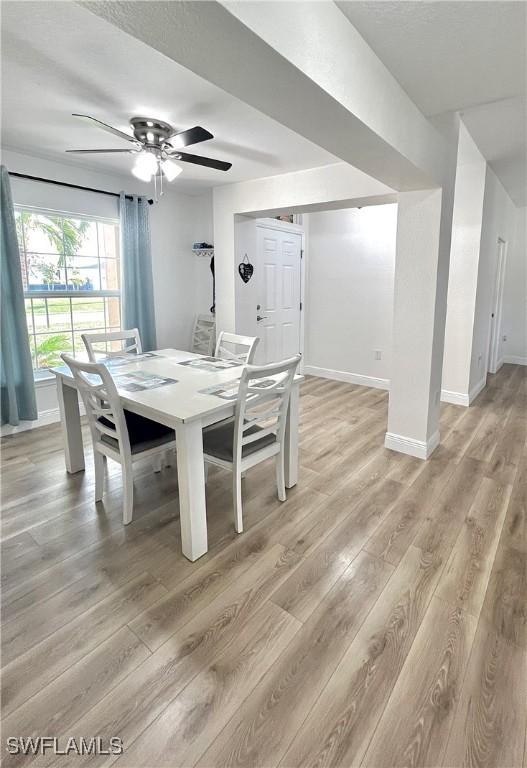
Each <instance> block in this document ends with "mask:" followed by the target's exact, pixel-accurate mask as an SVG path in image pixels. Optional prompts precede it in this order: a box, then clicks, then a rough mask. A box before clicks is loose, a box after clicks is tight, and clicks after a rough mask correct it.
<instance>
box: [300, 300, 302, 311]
mask: <svg viewBox="0 0 527 768" xmlns="http://www.w3.org/2000/svg"><path fill="white" fill-rule="evenodd" d="M300 311H301V312H302V302H300Z"/></svg>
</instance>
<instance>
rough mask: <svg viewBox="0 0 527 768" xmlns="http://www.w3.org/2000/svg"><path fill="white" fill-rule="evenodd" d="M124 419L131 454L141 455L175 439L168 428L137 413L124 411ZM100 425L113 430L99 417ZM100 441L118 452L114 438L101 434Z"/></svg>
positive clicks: (172, 431) (171, 430)
mask: <svg viewBox="0 0 527 768" xmlns="http://www.w3.org/2000/svg"><path fill="white" fill-rule="evenodd" d="M124 417H125V419H126V426H127V428H128V436H129V438H130V448H131V450H132V453H133V454H136V453H142V452H143V451H148V450H150V449H151V448H157V446H158V445H163V444H164V443H170V442H171V441H172V440H175V439H176V433H175V432H174V430H173V429H170V427H167V426H165V425H164V424H159V423H158V422H157V421H152V419H146V418H145V417H144V416H139V415H138V414H137V413H132V412H131V411H127V410H125V411H124ZM99 421H100V422H101V424H104V426H105V427H110V429H113V424H112V423H111V422H110V421H108V419H105V418H104V416H101V418H100V419H99ZM101 441H102V442H103V443H106V445H109V446H110V447H111V448H115V449H116V450H119V443H118V441H117V440H116V438H115V437H110V435H105V434H103V435H102V437H101Z"/></svg>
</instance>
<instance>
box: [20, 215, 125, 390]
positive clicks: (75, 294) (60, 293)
mask: <svg viewBox="0 0 527 768" xmlns="http://www.w3.org/2000/svg"><path fill="white" fill-rule="evenodd" d="M14 210H15V217H16V213H17V212H22V211H27V212H29V213H32V214H35V215H43V216H55V217H56V216H60V217H61V218H63V219H76V220H83V221H90V222H96V223H101V224H110V225H112V226H116V227H117V228H118V232H119V241H120V221H119V219H118V218H114V217H107V216H96V215H91V214H85V213H77V212H73V211H63V210H58V209H53V208H45V207H41V206H36V205H23V204H21V203H19V204H16V205H14ZM22 236H23V239H24V242H23V247H22V248H20V245H19V250H20V257H21V261H22V259H23V260H24V262H25V269H26V274H27V275H29V270H28V263H27V248H26V242H25V232H23V235H22ZM120 250H121V249H120V247H119V254H118V256H117V259H116V260H117V261H118V263H119V272H120V274H119V284H120V286H121V287H120V288H119V289H117V290H115V289H99V290H89V291H86V290H84V291H83V290H76V289H75V290H57V291H51V290H48V291H29V290H24V304H25V306H26V312H25V314H26V322H27V318H28V315H29V314H31V319H32V323H31V324H32V330H30V328H29V325H28V328H27V332H28V336H29V338H30V339H32V343H33V344H34V345H35V350H36V348H37V344H36V340H37V337H38V336H45V335H46V333H45V332H44V333H36V330H35V329H36V324H35V315H34V308H33V302H31V307H30V310H29V311H28V309H27V304H26V301H28V300H30V299H48V300H49V299H67V300H69V315H70V326H69V329H67V330H66V329H65V330H64V331H57V335H60V334H61V333H63V334H64V335H66V334H67V335H69V336H71V338H72V341H73V343H74V344H75V342H74V336H75V333H82V332H89V330H90V329H89V328H83V327H81V328H77V327H76V324H75V323H74V319H73V303H72V301H71V299H83V298H90V299H103V300H104V299H106V298H110V299H112V298H116V299H119V328H115V327H114V326H112V327H111V329H110V327H109V326H107V323H106V320H107V318H106V308H105V309H104V327H103V326H101V327H100V328H97V329H93V330H94V331H105V332H106V331H109V330H121V328H122V280H121V277H122V274H121V272H122V262H121V252H120ZM50 255H56V254H50ZM86 258H89V257H86ZM94 258H96V259H97V264H98V268H99V279H100V275H101V259H104V258H108V257H104V256H103V257H101V255H100V247H99V239H98V238H97V254H95V255H94ZM64 272H65V280H66V282H65V285H68V268H67V266H65V267H64ZM32 358H33V354H32ZM33 376H34V378H35V381H42V380H43V379H45V378H48V377H49V376H53V374H51V373H50V369H49V368H40V367H37V368H33Z"/></svg>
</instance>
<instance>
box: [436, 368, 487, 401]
mask: <svg viewBox="0 0 527 768" xmlns="http://www.w3.org/2000/svg"><path fill="white" fill-rule="evenodd" d="M486 384H487V377H486V376H485V377H484V378H483V379H481V381H478V383H477V384H476V385H475V386H474V387H472V389H471V390H470V392H452V391H451V390H449V389H442V390H441V401H442V402H443V403H452V404H453V405H464V406H465V407H468V406H469V405H470V404H471V403H473V402H474V400H475V399H476V397H477V396H478V395H479V393H480V392H481V390H483V389H485V386H486Z"/></svg>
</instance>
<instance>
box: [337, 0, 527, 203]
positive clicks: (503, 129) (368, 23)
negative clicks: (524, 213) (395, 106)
mask: <svg viewBox="0 0 527 768" xmlns="http://www.w3.org/2000/svg"><path fill="white" fill-rule="evenodd" d="M337 5H338V6H339V8H340V9H341V10H342V12H343V13H344V14H345V15H346V16H347V18H348V19H349V20H350V21H351V23H352V24H353V25H354V26H355V27H356V28H357V30H358V31H359V32H360V34H361V35H362V36H363V37H364V39H365V40H366V41H367V42H368V44H369V45H370V46H371V47H372V48H373V50H374V51H375V53H376V54H377V55H378V56H379V58H380V59H381V60H382V61H383V62H384V64H385V65H386V67H387V68H388V69H389V70H390V72H391V73H392V74H393V76H394V77H395V78H396V79H397V80H398V81H399V83H400V84H401V86H402V87H403V88H404V89H405V91H406V92H407V93H408V95H409V96H410V98H411V99H412V100H413V101H414V102H415V103H416V104H417V106H418V107H419V108H420V109H421V111H422V112H423V113H424V114H425V115H427V116H429V117H434V118H437V116H440V115H443V114H444V113H447V112H453V111H461V112H462V113H463V119H464V121H465V124H466V126H467V128H468V130H469V131H470V133H471V135H472V137H473V138H474V140H475V141H476V143H477V144H478V146H479V148H480V150H481V152H482V153H483V154H484V156H485V157H486V158H487V160H488V161H489V163H490V165H491V167H492V168H493V170H494V171H495V173H496V175H497V176H498V178H500V180H501V182H502V183H503V185H504V187H505V188H506V190H507V191H508V193H509V195H510V196H511V198H512V199H513V200H514V202H515V203H516V205H527V177H526V169H527V127H526V126H527V105H526V79H527V68H526V29H527V18H526V17H527V3H525V2H522V0H514V1H512V2H511V1H510V0H491V1H490V2H489V1H487V0H485V1H484V2H480V1H479V0H454V1H453V2H452V1H450V0H439V1H435V2H417V1H416V0H397V1H396V2H386V1H385V0H352V2H338V3H337ZM434 122H435V123H436V125H441V120H437V119H436V120H435V121H434Z"/></svg>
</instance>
